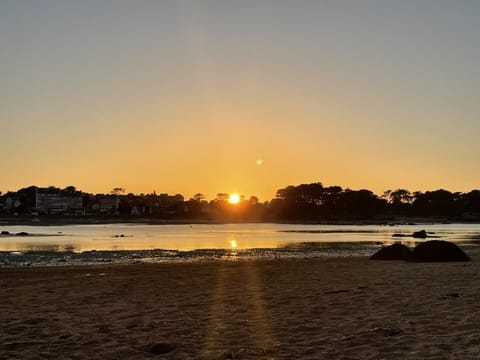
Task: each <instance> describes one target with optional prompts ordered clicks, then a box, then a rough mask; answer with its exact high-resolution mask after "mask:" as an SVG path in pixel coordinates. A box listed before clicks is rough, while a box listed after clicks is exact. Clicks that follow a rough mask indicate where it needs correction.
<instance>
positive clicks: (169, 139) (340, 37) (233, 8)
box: [0, 0, 480, 200]
mask: <svg viewBox="0 0 480 360" xmlns="http://www.w3.org/2000/svg"><path fill="white" fill-rule="evenodd" d="M479 64H480V2H479V1H476V0H471V1H462V0H456V1H442V0H420V1H419V0H412V1H409V0H402V1H390V0H384V1H370V0H351V1H344V0H335V1H333V0H332V1H320V0H319V1H307V0H303V1H302V0H295V1H293V0H292V1H282V0H262V1H257V0H255V1H249V0H242V1H224V0H218V1H207V0H192V1H182V0H175V1H173V0H172V1H168V0H165V1H153V0H152V1H142V0H136V1H133V0H131V1H122V0H111V1H109V0H102V1H98V0H84V1H69V0H67V1H65V0H58V1H52V0H43V1H36V0H32V1H24V0H18V1H13V0H0V134H1V141H0V164H1V171H0V191H3V192H6V191H8V190H17V189H19V188H22V187H25V186H29V185H37V186H50V185H54V186H59V187H65V186H68V185H74V186H76V187H77V188H79V189H81V190H83V191H86V192H92V193H107V192H110V190H111V189H113V188H114V187H123V188H125V189H126V190H127V192H133V193H151V192H153V191H156V192H157V193H170V194H175V193H181V194H183V195H184V196H185V197H186V198H187V199H188V198H189V197H191V196H193V195H194V194H195V193H199V192H200V193H203V194H205V195H206V197H207V198H209V199H211V198H213V197H214V196H215V194H217V193H219V192H227V193H231V192H238V193H240V194H244V195H246V196H250V195H256V196H258V197H259V198H260V200H269V199H271V198H273V197H274V196H275V192H276V190H277V189H279V188H283V187H285V186H287V185H298V184H301V183H309V182H322V183H323V184H324V185H325V186H330V185H340V186H343V187H348V188H351V189H362V188H367V189H370V190H372V191H374V192H375V193H377V194H382V193H383V191H385V190H387V189H397V188H407V189H409V190H412V191H414V190H420V191H426V190H436V189H439V188H444V189H448V190H450V191H469V190H471V189H478V188H480V166H479V155H480V141H479V140H478V137H479V134H480V101H479V100H480V97H479V95H480V66H479Z"/></svg>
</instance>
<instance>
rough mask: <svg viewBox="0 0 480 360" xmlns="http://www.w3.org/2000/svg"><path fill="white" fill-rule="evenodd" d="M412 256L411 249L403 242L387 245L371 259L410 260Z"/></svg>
mask: <svg viewBox="0 0 480 360" xmlns="http://www.w3.org/2000/svg"><path fill="white" fill-rule="evenodd" d="M411 256H412V252H411V251H410V249H409V248H408V247H407V246H405V245H402V244H393V245H390V246H385V247H383V248H381V249H380V250H378V251H377V252H376V253H375V254H373V255H372V256H371V257H370V260H408V259H409V258H410V257H411Z"/></svg>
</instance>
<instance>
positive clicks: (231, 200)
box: [228, 193, 240, 204]
mask: <svg viewBox="0 0 480 360" xmlns="http://www.w3.org/2000/svg"><path fill="white" fill-rule="evenodd" d="M228 202H229V203H230V204H238V203H239V202H240V195H238V194H237V193H233V194H230V197H229V198H228Z"/></svg>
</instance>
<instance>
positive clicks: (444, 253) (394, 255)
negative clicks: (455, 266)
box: [370, 240, 470, 262]
mask: <svg viewBox="0 0 480 360" xmlns="http://www.w3.org/2000/svg"><path fill="white" fill-rule="evenodd" d="M370 260H407V261H418V262H423V261H425V262H426V261H469V260H470V258H469V257H468V256H467V255H466V254H465V253H464V252H463V250H462V249H460V248H459V247H458V246H457V245H455V244H453V243H451V242H448V241H443V240H429V241H426V242H423V243H420V244H418V245H417V246H416V247H415V249H413V251H410V249H409V248H408V247H407V246H405V245H402V244H393V245H390V246H386V247H384V248H381V249H380V250H378V251H377V252H376V253H375V254H373V255H372V256H371V257H370Z"/></svg>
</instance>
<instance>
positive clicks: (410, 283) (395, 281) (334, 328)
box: [0, 258, 480, 360]
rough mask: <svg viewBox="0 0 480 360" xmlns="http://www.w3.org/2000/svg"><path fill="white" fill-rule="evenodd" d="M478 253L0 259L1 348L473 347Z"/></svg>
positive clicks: (478, 304) (101, 354)
mask: <svg viewBox="0 0 480 360" xmlns="http://www.w3.org/2000/svg"><path fill="white" fill-rule="evenodd" d="M479 273H480V262H479V261H478V258H474V259H473V261H471V262H468V263H406V262H395V261H394V262H392V261H389V262H382V261H377V262H374V261H369V260H368V259H366V258H344V259H342V258H335V259H333V258H331V259H325V258H318V259H309V260H300V259H295V260H279V261H260V260H257V261H245V260H242V261H218V262H199V263H190V264H189V263H176V264H138V265H105V266H83V267H64V268H58V267H57V268H35V269H32V268H22V269H1V270H0V304H1V309H2V311H1V312H0V314H1V315H0V323H1V327H0V359H143V358H145V359H151V358H164V359H201V358H204V359H345V360H346V359H478V356H479V354H480V325H479V324H480V292H479V290H478V289H479V285H480V280H479Z"/></svg>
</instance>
